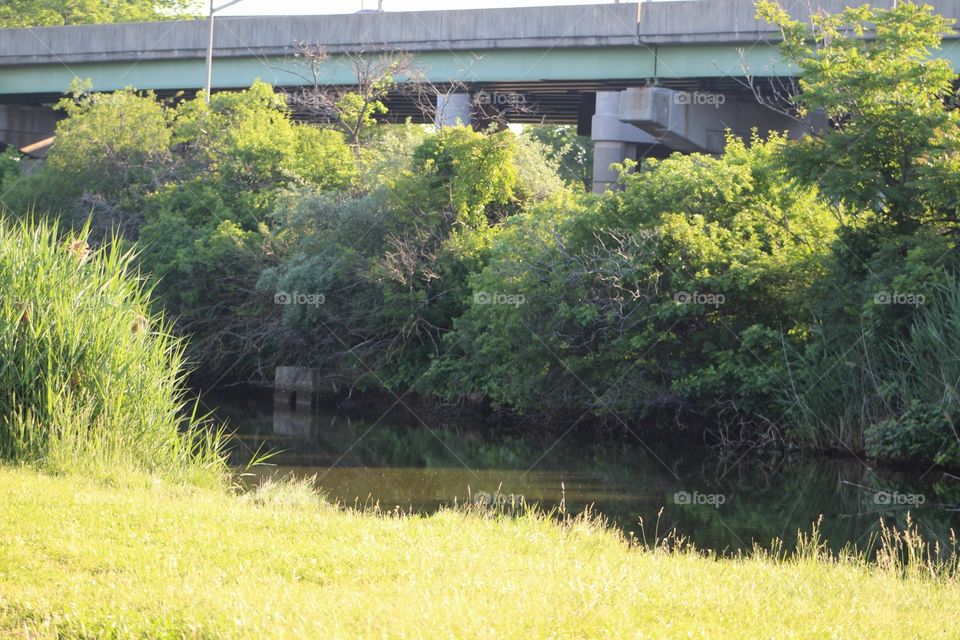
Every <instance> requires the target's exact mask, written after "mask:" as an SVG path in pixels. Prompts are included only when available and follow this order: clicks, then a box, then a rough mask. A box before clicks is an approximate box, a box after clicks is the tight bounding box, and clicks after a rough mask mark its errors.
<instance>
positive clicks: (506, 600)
mask: <svg viewBox="0 0 960 640" xmlns="http://www.w3.org/2000/svg"><path fill="white" fill-rule="evenodd" d="M0 496H3V497H2V500H3V505H2V506H3V508H2V509H0V637H4V638H6V637H12V638H37V637H40V638H46V637H90V638H93V637H96V638H102V637H151V638H153V637H204V638H208V637H248V638H263V637H270V638H279V637H298V638H299V637H311V638H356V637H398V638H399V637H405V638H418V637H431V638H453V637H458V638H463V637H471V638H473V637H477V638H541V637H557V638H573V637H603V638H783V637H791V638H827V637H830V638H940V637H943V638H955V637H958V635H960V615H958V614H960V582H958V581H957V579H956V578H942V577H941V578H937V577H932V576H930V575H926V574H925V573H924V572H923V571H917V572H915V573H914V574H912V575H910V574H908V575H906V576H904V575H901V572H900V571H896V570H893V569H882V568H878V567H877V566H874V565H867V564H864V563H862V562H859V561H854V560H850V561H843V562H838V561H826V560H824V559H823V558H818V557H817V554H815V553H807V554H802V555H800V556H797V557H794V558H791V559H787V560H773V559H771V558H769V557H759V556H758V557H755V558H751V559H741V560H715V559H708V558H705V557H702V556H699V555H695V554H692V553H689V552H683V553H667V552H651V551H648V550H643V549H639V548H633V549H630V548H628V547H627V546H626V545H625V544H624V543H623V541H622V540H621V539H620V538H619V537H618V536H617V535H615V534H614V533H613V532H611V531H608V530H604V529H602V528H600V527H598V526H596V525H591V524H587V523H579V524H571V525H568V526H560V525H558V524H556V523H554V522H551V521H548V520H545V519H543V518H537V517H532V516H531V517H523V518H517V519H496V518H489V517H482V516H480V515H476V514H473V515H471V514H465V513H454V512H445V513H441V514H438V515H435V516H432V517H423V518H421V517H407V518H400V517H392V516H391V517H387V516H374V515H370V514H366V515H365V514H360V513H356V512H346V511H342V510H338V509H336V508H334V507H331V506H326V505H324V504H322V503H321V502H320V501H319V500H316V499H312V498H311V497H310V496H309V495H308V494H306V493H304V492H300V491H279V492H276V493H274V494H272V495H271V494H270V492H264V493H262V494H261V495H260V498H261V499H260V500H257V499H250V498H238V497H235V496H231V495H227V494H225V493H223V492H221V491H216V490H204V489H193V488H182V487H173V486H171V485H169V484H153V483H150V482H147V481H144V482H142V483H140V484H139V485H135V486H126V487H117V486H107V485H104V484H101V483H95V482H92V481H89V480H83V479H78V478H72V477H52V476H48V475H42V474H38V473H37V472H35V471H32V470H27V469H22V468H19V469H13V468H0Z"/></svg>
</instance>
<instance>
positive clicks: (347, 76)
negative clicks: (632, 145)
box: [0, 40, 960, 95]
mask: <svg viewBox="0 0 960 640" xmlns="http://www.w3.org/2000/svg"><path fill="white" fill-rule="evenodd" d="M939 55H940V56H942V57H946V58H947V59H949V60H950V61H951V62H952V64H953V66H954V68H955V69H957V68H960V41H956V40H950V41H947V42H946V43H945V44H944V48H943V50H942V52H939ZM415 59H416V64H417V65H418V66H419V67H420V68H421V69H423V70H424V71H425V73H426V75H427V77H428V78H429V79H430V80H431V81H433V82H436V83H444V82H449V81H454V80H459V81H462V82H468V83H484V82H529V83H536V82H540V81H564V80H566V81H569V80H583V81H591V80H596V81H602V80H623V79H634V78H635V79H637V80H645V79H647V78H658V79H683V78H722V77H730V76H733V77H742V76H744V75H745V74H746V73H749V75H754V76H789V75H792V73H793V70H792V69H791V68H790V67H789V65H787V64H786V63H785V62H784V61H783V59H782V58H781V57H780V55H779V53H778V51H777V49H776V47H775V46H774V45H772V44H770V43H765V42H759V43H757V44H754V45H751V46H746V47H744V46H738V45H694V44H691V45H671V46H659V47H652V46H646V45H636V46H630V47H605V48H600V47H592V48H580V49H559V48H554V49H526V48H524V49H492V50H485V51H474V52H466V51H457V52H451V51H442V52H441V51H436V52H425V53H421V54H418V55H417V56H416V57H415ZM204 68H205V67H204V60H203V59H201V58H195V59H170V60H143V61H140V62H100V63H98V62H85V63H70V64H69V65H68V64H53V65H24V66H7V67H0V95H13V94H49V93H63V92H64V91H66V90H67V88H68V87H69V86H70V83H71V82H72V80H73V79H74V78H81V79H86V78H90V79H91V80H92V81H93V88H94V89H95V90H97V91H114V90H117V89H122V88H124V87H136V88H137V89H155V90H177V89H184V90H192V89H198V88H200V87H201V86H203V83H204V77H205V71H204ZM745 69H746V72H745ZM305 71H306V70H305V69H304V68H302V67H300V66H298V65H297V63H296V62H295V61H294V60H291V59H288V58H257V57H233V58H220V59H214V64H213V86H214V88H236V87H246V86H249V85H250V84H251V83H252V82H253V81H254V80H256V79H257V78H260V79H261V80H264V81H266V82H269V83H271V84H274V85H278V86H282V85H287V86H289V85H298V84H303V83H304V77H305V75H306V74H305ZM321 81H322V82H324V83H329V84H345V85H349V84H352V83H353V82H354V75H353V71H352V68H351V67H350V65H349V64H348V63H347V61H345V60H344V59H343V58H338V57H337V56H332V57H331V58H330V59H329V60H328V61H327V62H326V63H325V66H324V72H323V74H322V76H321Z"/></svg>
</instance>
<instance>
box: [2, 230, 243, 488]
mask: <svg viewBox="0 0 960 640" xmlns="http://www.w3.org/2000/svg"><path fill="white" fill-rule="evenodd" d="M88 232H89V228H83V229H80V230H78V231H65V230H62V229H60V228H59V227H58V225H57V223H55V222H50V221H47V220H32V219H30V218H26V219H23V220H19V221H13V220H10V219H6V218H4V219H0V458H3V459H6V460H9V461H16V462H24V463H28V464H35V465H38V466H40V467H42V468H45V469H47V470H48V471H53V472H80V473H85V474H87V475H93V476H115V475H117V474H122V473H127V472H137V473H143V472H146V473H149V474H152V475H157V476H163V477H165V478H168V479H174V480H176V481H189V482H193V483H199V484H204V485H222V484H223V483H225V482H226V479H227V477H228V476H227V474H226V471H227V467H226V464H225V462H224V456H223V451H222V449H223V441H224V437H223V433H222V431H221V430H217V429H208V428H206V425H204V422H205V419H204V417H202V416H199V415H198V414H197V412H196V409H195V405H194V406H191V403H190V401H189V400H188V398H187V396H186V394H185V387H184V384H183V383H184V373H185V368H184V360H183V346H182V344H181V343H180V341H178V340H177V339H176V338H174V337H173V336H172V335H171V332H170V330H169V325H168V323H167V322H166V321H165V320H164V319H163V318H162V317H161V316H158V315H156V314H153V313H151V311H150V306H149V303H150V290H149V288H148V287H147V286H146V284H145V281H144V280H143V279H142V278H141V277H140V276H139V274H138V273H136V272H135V270H134V269H133V268H132V266H131V261H132V259H133V257H134V255H133V253H132V252H130V251H128V250H124V249H122V248H121V243H120V242H118V241H117V239H116V238H108V239H107V240H106V241H105V242H104V243H103V245H102V247H100V248H94V247H91V246H90V245H88V243H87V235H88Z"/></svg>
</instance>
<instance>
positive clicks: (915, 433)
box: [865, 400, 960, 466]
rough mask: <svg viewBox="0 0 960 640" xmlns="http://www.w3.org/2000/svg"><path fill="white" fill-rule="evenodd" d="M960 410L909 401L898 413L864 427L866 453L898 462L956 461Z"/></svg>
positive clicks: (958, 458)
mask: <svg viewBox="0 0 960 640" xmlns="http://www.w3.org/2000/svg"><path fill="white" fill-rule="evenodd" d="M958 418H960V414H958V413H957V411H956V410H954V411H953V412H951V411H950V409H949V408H948V407H945V406H944V405H938V404H932V403H927V402H921V401H917V400H915V401H913V402H912V403H911V404H910V406H909V407H908V408H907V409H906V410H905V411H904V412H903V413H901V414H900V415H898V416H896V417H893V418H889V419H887V420H883V421H882V422H879V423H877V424H875V425H872V426H870V427H868V428H867V430H866V434H865V435H866V452H867V455H869V456H871V457H874V458H879V459H883V460H893V461H899V462H929V461H933V462H935V463H936V464H943V465H950V466H958V465H960V432H958V431H957V425H958V420H957V419H958Z"/></svg>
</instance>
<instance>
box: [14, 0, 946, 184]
mask: <svg viewBox="0 0 960 640" xmlns="http://www.w3.org/2000/svg"><path fill="white" fill-rule="evenodd" d="M893 2H895V0H873V2H872V4H873V5H875V6H889V5H891V4H893ZM848 3H850V0H781V4H783V5H784V6H785V7H786V8H787V9H788V11H790V12H791V14H792V15H794V16H795V17H798V18H805V17H809V15H810V12H811V11H812V10H813V11H816V10H819V9H823V10H824V11H828V12H837V11H841V10H843V8H844V6H845V5H846V4H848ZM933 4H934V5H935V7H936V9H937V11H938V12H939V13H941V14H943V15H945V16H946V17H948V18H960V1H958V0H934V1H933ZM216 27H217V30H216V34H215V41H214V64H213V88H214V90H224V89H238V88H244V87H247V86H249V85H250V84H251V83H252V82H253V81H254V80H255V79H257V78H260V79H262V80H264V81H267V82H270V83H271V84H273V85H275V86H277V87H288V88H291V87H297V86H299V85H302V84H304V83H305V82H306V80H305V75H307V74H305V73H304V71H305V69H304V67H303V60H302V59H300V58H297V57H296V45H297V44H298V43H304V44H309V45H318V46H322V47H323V48H324V50H325V51H326V52H327V53H328V54H329V58H328V59H327V60H326V61H325V63H324V64H323V67H322V73H321V75H320V77H319V80H320V82H321V83H322V84H327V85H340V86H343V85H351V84H353V83H355V81H356V79H355V76H354V69H353V67H352V64H351V63H350V57H351V55H352V54H358V53H363V54H374V53H378V52H409V53H410V54H411V55H413V56H414V61H415V64H416V66H417V67H418V68H419V69H420V70H421V71H422V73H423V75H424V76H425V77H426V78H427V79H428V80H429V81H430V82H431V83H433V84H434V85H435V86H436V87H441V88H442V87H444V86H451V85H456V86H457V87H458V91H461V92H462V93H461V94H458V95H440V96H438V100H440V101H441V102H442V103H443V106H444V107H445V108H444V113H443V116H442V117H443V118H444V119H445V120H452V119H460V120H461V121H464V122H469V121H471V119H472V118H474V117H475V116H476V112H475V106H476V104H477V97H478V96H479V97H481V98H484V99H485V101H486V103H487V104H488V106H492V107H494V108H497V107H498V106H505V108H504V109H503V113H504V115H505V117H506V118H507V119H509V120H512V121H517V122H551V123H565V124H574V123H575V124H577V125H578V128H579V130H580V131H581V132H582V133H585V134H590V135H591V136H592V137H593V139H594V141H595V143H596V166H595V175H594V178H595V188H596V189H597V190H600V189H603V188H606V187H608V186H609V185H610V184H611V183H612V181H614V180H615V176H613V175H612V174H611V173H610V171H609V170H608V167H609V164H610V163H611V162H620V161H622V160H623V159H624V158H627V157H631V156H634V157H635V156H637V155H642V154H650V153H653V154H661V153H665V152H669V151H671V150H681V151H706V152H717V151H719V150H720V149H721V148H722V145H723V132H724V130H725V129H732V130H733V131H734V132H735V133H738V134H741V135H742V134H746V133H748V132H749V130H750V129H751V128H752V127H757V128H759V129H761V130H771V129H776V130H791V131H795V130H796V123H794V122H793V121H792V120H790V119H789V118H787V117H786V116H783V115H780V114H777V113H775V112H773V111H771V110H769V109H766V108H764V107H762V106H761V105H759V103H758V102H757V99H756V95H755V92H756V91H760V92H762V91H763V90H764V87H767V86H770V84H771V83H775V82H777V81H778V80H786V79H789V78H791V77H792V75H793V73H794V70H793V69H791V68H790V66H789V65H788V64H787V63H785V62H784V61H783V60H782V59H781V57H780V55H779V53H778V51H777V48H776V44H777V41H778V39H779V37H780V33H779V31H778V30H777V29H776V28H775V27H774V26H773V25H770V24H768V23H765V22H762V21H758V20H757V19H756V17H755V8H754V4H753V0H677V1H672V2H649V1H644V2H633V3H630V2H624V3H616V4H601V5H582V6H558V7H529V8H512V9H479V10H449V11H427V12H396V13H395V12H367V13H359V14H352V15H328V16H261V17H220V18H217V24H216ZM207 30H208V23H207V21H206V20H189V21H169V22H157V23H131V24H115V25H90V26H75V27H46V28H34V29H6V30H0V141H2V142H6V143H9V144H15V145H17V146H23V145H25V144H29V143H30V142H34V141H36V140H37V139H40V138H43V137H47V136H49V135H51V133H52V130H53V128H54V125H55V120H56V115H55V114H54V112H53V111H51V109H50V105H51V104H52V103H53V102H55V101H56V100H57V99H58V98H59V96H60V95H62V94H63V92H64V91H66V90H67V88H68V87H69V86H70V83H71V82H72V81H73V80H74V78H81V79H86V78H89V79H90V80H91V81H92V83H93V88H94V90H97V91H113V90H117V89H121V88H124V87H128V86H132V87H136V88H137V89H152V90H154V91H157V92H158V93H160V94H168V93H174V92H177V91H181V90H183V91H188V92H189V91H192V90H197V89H199V88H201V87H202V86H203V84H204V81H205V60H204V58H205V54H206V46H207V37H208V31H207ZM941 55H942V56H943V57H945V58H948V59H949V60H951V61H952V63H953V64H954V67H955V68H960V41H958V40H957V38H956V34H950V35H949V36H948V38H947V39H946V40H945V43H944V47H943V50H942V52H941ZM518 102H522V104H523V105H524V106H525V108H524V109H516V108H513V107H515V106H516V104H517V103H518ZM388 106H390V108H391V114H392V116H393V117H398V118H403V117H407V116H413V117H417V116H418V114H417V113H416V112H415V110H413V109H412V108H411V105H410V104H409V102H404V100H403V99H402V98H401V97H400V96H397V97H395V98H393V99H392V101H388Z"/></svg>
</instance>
